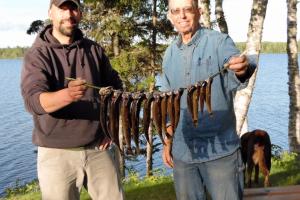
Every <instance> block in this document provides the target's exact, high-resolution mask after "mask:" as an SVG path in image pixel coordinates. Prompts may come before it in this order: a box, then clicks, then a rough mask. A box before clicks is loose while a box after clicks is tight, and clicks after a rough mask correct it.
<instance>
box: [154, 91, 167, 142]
mask: <svg viewBox="0 0 300 200" xmlns="http://www.w3.org/2000/svg"><path fill="white" fill-rule="evenodd" d="M152 113H153V121H154V125H155V128H156V131H157V133H158V136H159V138H160V139H161V141H162V143H163V144H165V142H164V139H163V135H162V124H161V122H162V115H161V96H160V94H159V93H157V94H155V95H154V102H153V107H152Z"/></svg>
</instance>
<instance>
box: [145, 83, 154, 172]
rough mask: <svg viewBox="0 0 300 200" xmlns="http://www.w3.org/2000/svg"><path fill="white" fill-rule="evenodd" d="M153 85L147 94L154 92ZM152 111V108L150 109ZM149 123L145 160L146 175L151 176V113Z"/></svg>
mask: <svg viewBox="0 0 300 200" xmlns="http://www.w3.org/2000/svg"><path fill="white" fill-rule="evenodd" d="M154 86H155V84H150V89H149V92H153V91H154ZM151 110H152V108H151ZM150 118H151V121H150V125H149V130H148V134H149V143H148V142H147V158H146V175H147V176H148V177H149V176H152V175H153V173H152V172H153V121H152V112H151V116H150Z"/></svg>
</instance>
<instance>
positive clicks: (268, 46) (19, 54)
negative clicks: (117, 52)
mask: <svg viewBox="0 0 300 200" xmlns="http://www.w3.org/2000/svg"><path fill="white" fill-rule="evenodd" d="M261 44H262V50H261V53H286V46H287V43H286V42H262V43H261ZM297 44H298V46H299V45H300V42H299V41H298V42H297ZM236 46H237V48H238V49H239V50H240V51H242V50H243V49H245V47H246V43H245V42H236ZM28 48H29V47H7V48H0V59H15V58H23V57H24V54H25V52H26V50H27V49H28ZM160 48H161V50H160V51H161V52H163V50H164V49H165V48H166V45H162V46H161V47H160ZM130 55H131V54H130V53H128V52H127V53H126V54H124V55H122V57H120V58H119V60H120V61H122V62H119V61H118V60H115V61H112V65H113V66H114V65H118V66H120V65H122V63H127V62H126V59H128V57H129V56H130ZM136 61H138V60H136ZM115 62H116V63H115Z"/></svg>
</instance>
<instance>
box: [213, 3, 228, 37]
mask: <svg viewBox="0 0 300 200" xmlns="http://www.w3.org/2000/svg"><path fill="white" fill-rule="evenodd" d="M215 15H216V20H217V23H218V26H219V29H220V31H221V32H222V33H226V34H228V27H227V23H226V20H225V15H224V11H223V0H216V2H215Z"/></svg>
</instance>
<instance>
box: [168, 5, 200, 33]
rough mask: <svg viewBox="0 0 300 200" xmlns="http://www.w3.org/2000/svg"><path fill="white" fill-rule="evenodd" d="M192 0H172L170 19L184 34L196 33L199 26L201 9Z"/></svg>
mask: <svg viewBox="0 0 300 200" xmlns="http://www.w3.org/2000/svg"><path fill="white" fill-rule="evenodd" d="M192 2H193V1H192V0H170V3H169V14H168V15H169V19H170V21H171V22H172V24H173V25H174V27H175V28H176V30H177V31H178V32H179V33H180V34H182V35H185V34H190V33H194V32H195V30H196V29H197V28H198V26H199V19H200V10H199V8H195V7H194V6H193V3H192Z"/></svg>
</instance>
